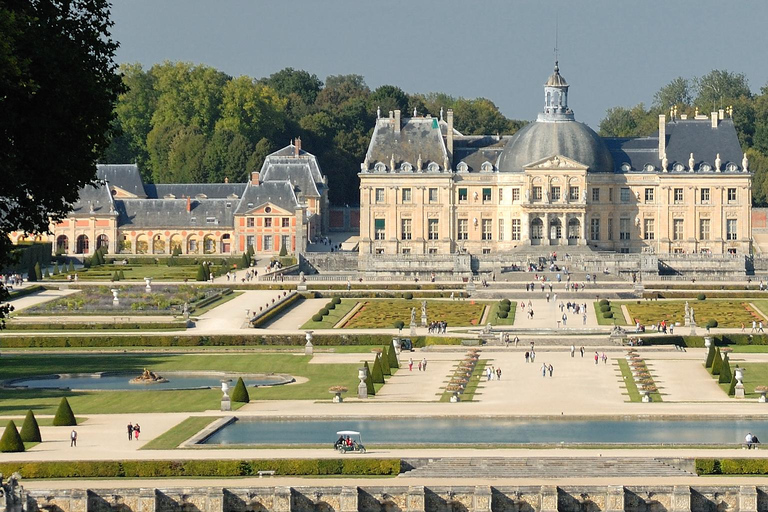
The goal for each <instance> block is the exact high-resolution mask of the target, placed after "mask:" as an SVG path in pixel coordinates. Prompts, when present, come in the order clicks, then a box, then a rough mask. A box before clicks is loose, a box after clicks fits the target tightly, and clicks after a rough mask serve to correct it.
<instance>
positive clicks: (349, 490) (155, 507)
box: [0, 484, 768, 512]
mask: <svg viewBox="0 0 768 512" xmlns="http://www.w3.org/2000/svg"><path fill="white" fill-rule="evenodd" d="M75 485H76V484H75ZM3 487H4V489H3V491H4V492H3V493H2V495H0V512H22V511H24V512H40V511H43V510H45V511H47V512H272V511H274V512H522V511H525V512H558V511H559V512H581V511H587V510H588V511H595V512H597V511H605V512H620V511H626V512H652V511H653V512H662V511H666V512H683V511H685V512H689V511H695V512H699V511H710V510H711V511H717V510H738V511H740V512H758V511H768V488H765V487H756V486H754V485H750V486H744V485H742V486H739V485H729V486H708V485H703V486H693V487H688V486H682V485H675V486H671V485H667V486H664V485H656V486H575V485H563V486H554V485H543V486H534V485H529V486H525V485H522V486H488V485H482V486H468V485H465V486H460V485H457V486H430V487H423V486H399V485H384V486H375V485H365V486H360V487H351V486H344V487H342V486H323V487H274V486H273V487H270V486H257V487H231V488H223V489H222V488H219V487H215V488H214V487H194V488H166V489H152V488H137V489H119V488H115V489H92V490H88V489H69V490H61V489H58V490H34V491H29V492H24V490H23V488H20V487H18V486H17V487H16V488H15V489H10V488H9V486H8V485H7V484H6V485H4V486H3ZM19 498H20V499H19Z"/></svg>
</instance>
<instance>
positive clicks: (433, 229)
mask: <svg viewBox="0 0 768 512" xmlns="http://www.w3.org/2000/svg"><path fill="white" fill-rule="evenodd" d="M427 224H428V225H427V228H428V229H427V231H428V234H429V239H430V240H437V239H438V238H439V236H440V229H439V228H440V224H439V221H438V220H437V219H429V220H427Z"/></svg>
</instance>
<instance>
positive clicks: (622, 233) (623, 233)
mask: <svg viewBox="0 0 768 512" xmlns="http://www.w3.org/2000/svg"><path fill="white" fill-rule="evenodd" d="M619 240H629V219H619Z"/></svg>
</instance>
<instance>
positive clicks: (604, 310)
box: [600, 304, 611, 313]
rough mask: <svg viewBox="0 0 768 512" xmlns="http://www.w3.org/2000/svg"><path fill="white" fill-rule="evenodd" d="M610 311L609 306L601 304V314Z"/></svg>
mask: <svg viewBox="0 0 768 512" xmlns="http://www.w3.org/2000/svg"><path fill="white" fill-rule="evenodd" d="M610 310H611V305H610V304H603V305H602V306H600V312H601V313H605V312H606V311H610Z"/></svg>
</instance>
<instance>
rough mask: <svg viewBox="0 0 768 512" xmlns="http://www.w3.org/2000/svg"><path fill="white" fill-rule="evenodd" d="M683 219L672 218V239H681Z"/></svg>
mask: <svg viewBox="0 0 768 512" xmlns="http://www.w3.org/2000/svg"><path fill="white" fill-rule="evenodd" d="M683 228H684V224H683V219H673V220H672V240H682V239H683Z"/></svg>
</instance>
